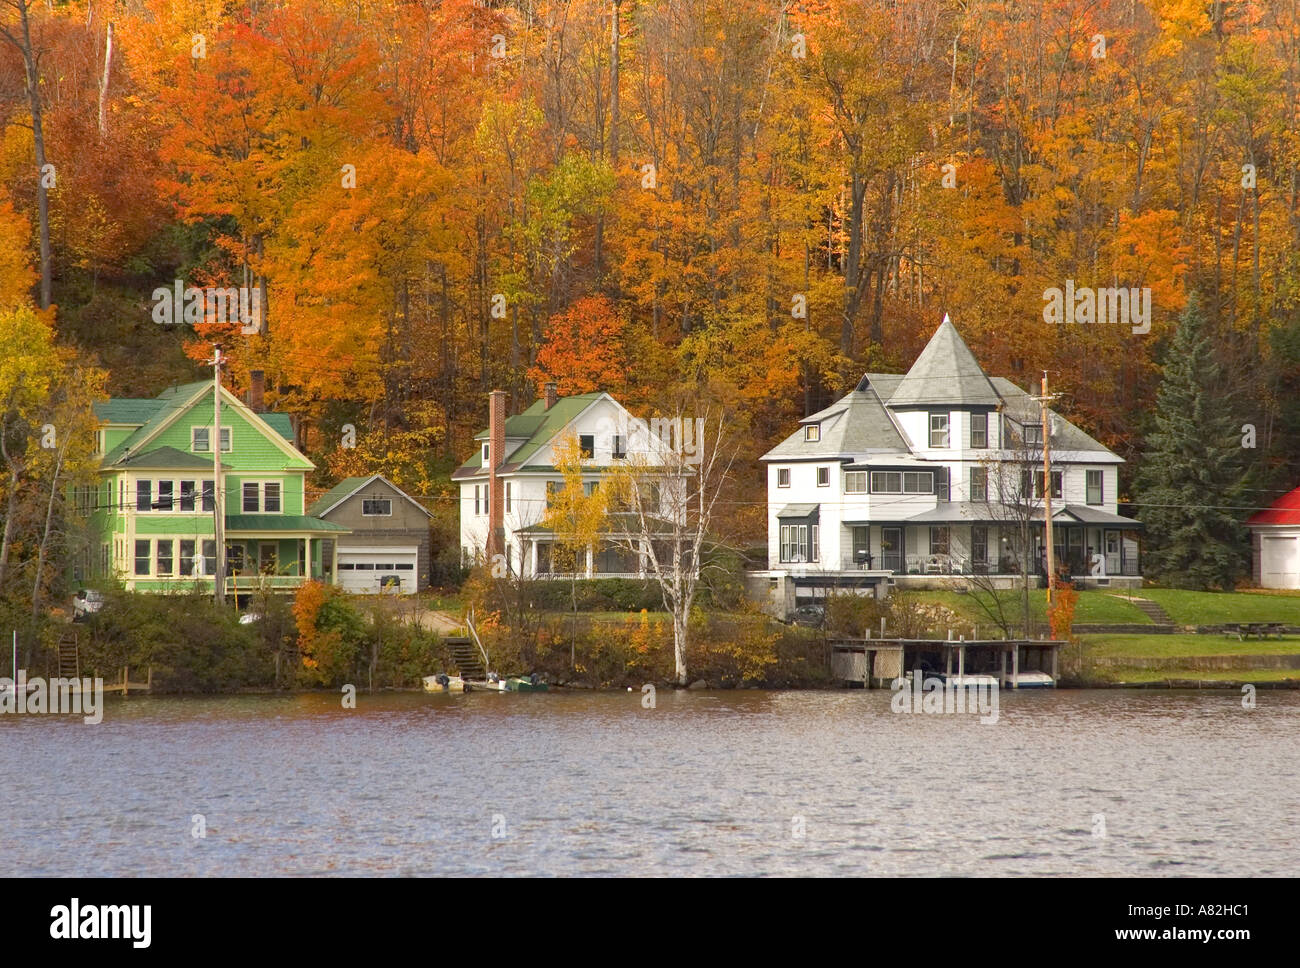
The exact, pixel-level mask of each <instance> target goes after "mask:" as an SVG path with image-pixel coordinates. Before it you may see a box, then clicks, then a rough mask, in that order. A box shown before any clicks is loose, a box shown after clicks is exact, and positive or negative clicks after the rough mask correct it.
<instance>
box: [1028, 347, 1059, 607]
mask: <svg viewBox="0 0 1300 968" xmlns="http://www.w3.org/2000/svg"><path fill="white" fill-rule="evenodd" d="M1031 399H1034V400H1037V401H1038V406H1039V409H1040V410H1041V411H1042V418H1043V540H1044V541H1045V542H1046V543H1047V604H1048V605H1051V604H1052V588H1053V587H1054V586H1055V584H1056V552H1055V548H1054V546H1053V543H1052V427H1051V418H1050V417H1049V416H1048V411H1047V405H1048V404H1049V403H1050V402H1051V401H1053V400H1055V399H1056V397H1054V396H1052V395H1051V394H1049V393H1048V392H1047V371H1046V370H1044V371H1043V392H1042V394H1041V395H1040V396H1037V397H1032V398H1031ZM1061 496H1062V497H1064V496H1065V495H1064V493H1062V495H1061Z"/></svg>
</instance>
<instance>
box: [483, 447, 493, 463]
mask: <svg viewBox="0 0 1300 968" xmlns="http://www.w3.org/2000/svg"><path fill="white" fill-rule="evenodd" d="M490 446H491V445H490V444H484V445H483V466H484V467H486V466H487V462H488V460H489V458H488V448H489V447H490Z"/></svg>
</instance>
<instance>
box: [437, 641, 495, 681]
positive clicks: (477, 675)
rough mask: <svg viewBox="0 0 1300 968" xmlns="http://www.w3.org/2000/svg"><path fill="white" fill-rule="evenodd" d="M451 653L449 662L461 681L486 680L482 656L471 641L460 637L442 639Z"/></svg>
mask: <svg viewBox="0 0 1300 968" xmlns="http://www.w3.org/2000/svg"><path fill="white" fill-rule="evenodd" d="M443 641H444V642H446V643H447V649H448V651H450V652H451V661H452V663H453V664H455V666H456V674H457V675H459V676H460V677H461V678H462V679H474V680H478V681H482V680H484V679H486V678H487V669H486V668H484V666H483V656H482V654H481V653H480V652H479V650H478V646H476V645H475V644H474V642H473V640H472V639H467V638H464V637H461V636H455V637H453V638H447V639H443Z"/></svg>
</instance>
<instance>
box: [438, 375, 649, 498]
mask: <svg viewBox="0 0 1300 968" xmlns="http://www.w3.org/2000/svg"><path fill="white" fill-rule="evenodd" d="M602 399H607V400H609V401H610V402H611V403H612V404H614V406H616V407H618V408H619V409H620V410H623V409H624V408H623V405H622V404H621V403H619V402H618V401H617V400H615V399H614V398H613V397H611V396H610V395H609V394H608V393H604V392H601V391H595V392H593V393H579V394H575V395H574V396H571V397H560V398H559V399H558V400H556V401H555V403H554V404H553V405H552V406H551V408H550V409H549V410H548V409H546V401H545V400H540V399H539V400H535V401H534V402H533V403H532V405H531V406H529V407H528V409H526V410H524V411H523V412H522V413H519V414H516V415H515V416H513V417H507V418H506V439H507V440H510V439H515V440H519V439H523V443H522V444H520V445H519V446H518V447H516V448H515V449H514V450H513V451H511V453H510V455H509V456H508V457H507V459H506V463H505V465H504V466H505V467H506V468H508V469H511V470H513V469H515V468H518V467H522V466H523V465H524V464H526V463H528V462H529V460H531V459H532V458H533V457H534V456H536V454H537V452H538V451H540V450H541V449H542V448H543V447H545V446H546V445H547V444H549V443H550V442H551V441H552V440H554V439H555V438H556V437H557V436H559V434H560V433H561V432H562V431H563V430H564V428H566V427H567V426H569V424H571V423H573V421H575V420H577V419H578V417H580V416H581V415H582V414H583V413H584V412H586V410H587V409H588V408H589V407H591V406H592V405H594V404H595V403H597V402H598V401H600V400H602ZM487 435H488V431H487V430H483V431H480V432H479V433H477V434H475V435H474V439H475V440H486V439H487ZM482 472H483V450H482V448H481V447H480V448H476V449H475V451H474V453H473V454H471V455H470V457H469V460H467V461H465V463H463V464H461V465H460V467H458V468H456V470H455V471H454V472H453V473H452V480H456V479H458V478H462V477H473V476H475V475H478V474H481V473H482Z"/></svg>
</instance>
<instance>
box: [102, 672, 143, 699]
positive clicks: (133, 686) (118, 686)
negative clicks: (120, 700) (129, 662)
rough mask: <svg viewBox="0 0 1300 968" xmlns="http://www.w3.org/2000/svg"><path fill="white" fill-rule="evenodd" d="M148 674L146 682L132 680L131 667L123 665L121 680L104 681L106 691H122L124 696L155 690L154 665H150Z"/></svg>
mask: <svg viewBox="0 0 1300 968" xmlns="http://www.w3.org/2000/svg"><path fill="white" fill-rule="evenodd" d="M146 676H147V678H146V679H145V681H144V682H132V681H131V669H130V667H129V666H123V667H122V679H121V681H120V682H106V683H104V692H106V693H107V692H120V693H121V694H122V695H124V696H127V695H130V694H131V693H132V692H151V691H152V690H153V666H150V667H149V669H148V672H147V673H146Z"/></svg>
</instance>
